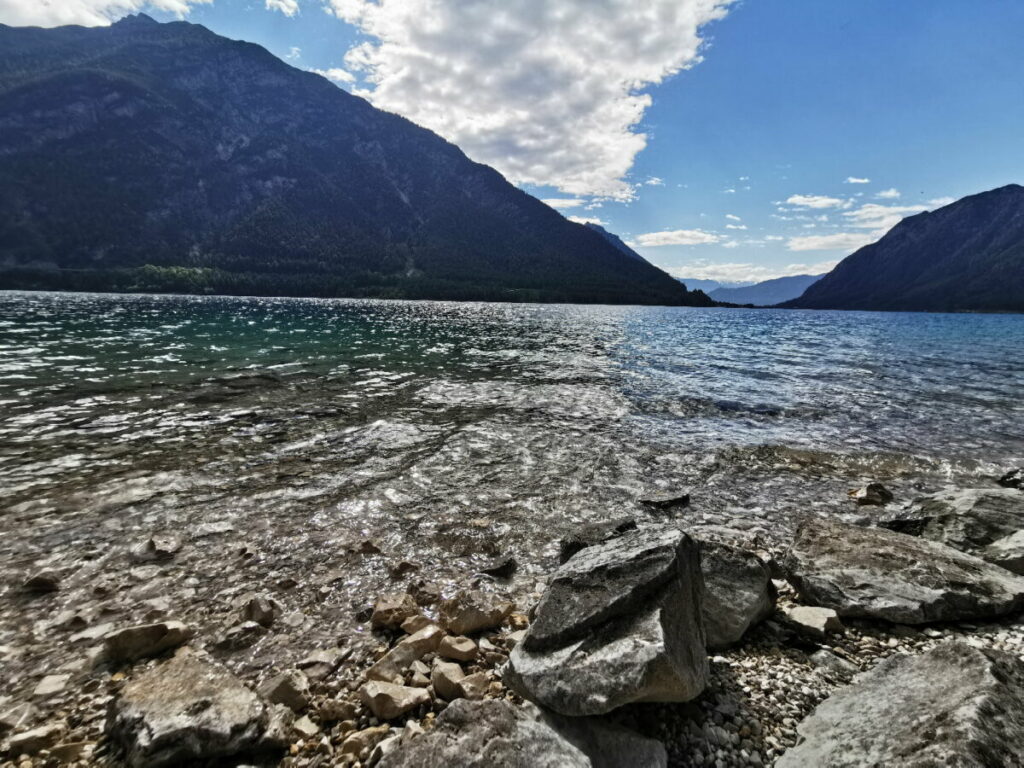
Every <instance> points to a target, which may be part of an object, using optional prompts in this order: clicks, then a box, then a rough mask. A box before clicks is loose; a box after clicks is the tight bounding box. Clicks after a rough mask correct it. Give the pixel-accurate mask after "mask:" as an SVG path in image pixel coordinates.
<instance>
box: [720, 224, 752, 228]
mask: <svg viewBox="0 0 1024 768" xmlns="http://www.w3.org/2000/svg"><path fill="white" fill-rule="evenodd" d="M725 228H726V229H746V228H747V225H746V224H726V225H725Z"/></svg>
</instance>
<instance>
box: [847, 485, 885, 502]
mask: <svg viewBox="0 0 1024 768" xmlns="http://www.w3.org/2000/svg"><path fill="white" fill-rule="evenodd" d="M849 496H850V498H851V499H853V500H854V501H855V502H857V504H858V506H862V507H865V506H873V507H883V506H885V505H886V504H888V503H889V502H890V501H892V500H893V498H894V497H893V494H892V491H890V490H889V489H888V488H886V487H885V486H884V485H882V484H881V483H868V484H867V485H866V486H864V487H863V488H858V489H857V490H855V491H850V493H849Z"/></svg>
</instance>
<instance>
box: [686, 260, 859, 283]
mask: <svg viewBox="0 0 1024 768" xmlns="http://www.w3.org/2000/svg"><path fill="white" fill-rule="evenodd" d="M838 263H839V262H838V261H835V260H833V261H819V262H817V263H814V264H788V265H786V266H782V267H769V266H764V265H762V264H752V263H749V262H729V263H725V264H715V263H713V262H710V261H708V260H706V259H700V260H697V261H694V262H691V263H689V264H684V265H683V266H681V267H672V268H670V269H669V270H668V272H669V273H670V274H672V275H675V276H676V277H682V278H687V277H689V278H692V279H695V280H718V281H720V282H723V283H760V282H761V281H762V280H772V279H774V278H776V277H790V276H792V275H820V274H823V273H825V272H829V271H831V270H832V269H833V268H834V267H835V265H836V264H838Z"/></svg>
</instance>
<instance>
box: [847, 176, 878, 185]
mask: <svg viewBox="0 0 1024 768" xmlns="http://www.w3.org/2000/svg"><path fill="white" fill-rule="evenodd" d="M870 183H871V179H859V178H857V177H856V176H847V177H846V181H844V182H843V184H870Z"/></svg>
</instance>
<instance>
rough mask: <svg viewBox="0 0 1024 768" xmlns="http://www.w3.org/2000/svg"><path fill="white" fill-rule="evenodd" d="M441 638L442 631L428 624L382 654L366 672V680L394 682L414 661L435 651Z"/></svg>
mask: <svg viewBox="0 0 1024 768" xmlns="http://www.w3.org/2000/svg"><path fill="white" fill-rule="evenodd" d="M443 637H444V630H442V629H441V628H440V627H439V626H437V625H436V624H429V625H428V626H426V627H424V628H423V629H421V630H420V631H419V632H415V633H413V634H411V635H409V636H408V637H405V638H403V639H402V640H401V641H400V642H399V643H398V645H396V646H395V647H394V648H392V649H391V650H390V651H388V652H387V653H386V654H384V656H383V657H381V659H380V660H378V661H377V663H375V664H374V665H373V666H372V667H370V668H369V669H368V670H367V671H366V678H367V679H368V680H380V681H383V682H395V680H396V679H399V678H401V677H402V673H403V672H404V671H405V670H406V669H408V668H409V666H410V665H411V664H412V663H413V662H414V661H417V660H419V659H421V658H423V656H425V655H426V654H428V653H432V652H434V651H436V650H437V647H438V644H439V643H440V642H441V638H443Z"/></svg>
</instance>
